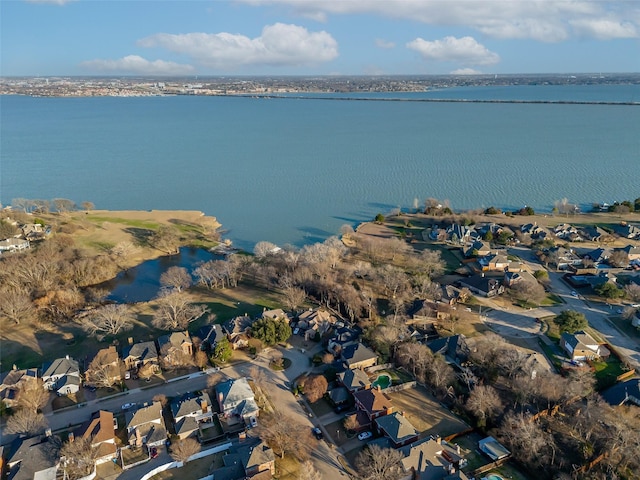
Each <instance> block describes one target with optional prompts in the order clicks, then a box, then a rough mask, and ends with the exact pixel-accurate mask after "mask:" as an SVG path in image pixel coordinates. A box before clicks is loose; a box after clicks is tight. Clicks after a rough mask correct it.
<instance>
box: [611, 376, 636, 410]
mask: <svg viewBox="0 0 640 480" xmlns="http://www.w3.org/2000/svg"><path fill="white" fill-rule="evenodd" d="M602 398H604V400H605V401H606V402H607V403H608V404H609V405H612V406H614V407H617V406H620V405H625V404H627V405H628V404H633V405H637V406H638V407H640V378H631V379H629V380H626V381H624V382H620V383H616V384H615V385H614V386H613V387H610V388H608V389H606V390H605V391H604V392H602Z"/></svg>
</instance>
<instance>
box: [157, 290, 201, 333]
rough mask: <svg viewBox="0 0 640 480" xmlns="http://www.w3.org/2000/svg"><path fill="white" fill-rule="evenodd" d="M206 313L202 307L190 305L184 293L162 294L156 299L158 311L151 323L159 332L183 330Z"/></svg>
mask: <svg viewBox="0 0 640 480" xmlns="http://www.w3.org/2000/svg"><path fill="white" fill-rule="evenodd" d="M207 311H208V310H207V307H205V306H204V305H195V304H193V303H191V302H190V301H189V297H188V296H187V295H186V294H185V293H184V292H182V293H178V292H172V293H163V294H161V295H160V297H158V309H157V310H156V311H155V312H154V314H153V320H152V321H151V323H152V324H153V326H154V327H156V328H159V329H161V330H185V329H186V328H187V326H188V325H189V324H190V323H191V322H193V321H194V320H197V319H198V318H200V317H201V316H202V315H204V314H205V313H207Z"/></svg>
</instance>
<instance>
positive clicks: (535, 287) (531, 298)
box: [509, 280, 547, 305]
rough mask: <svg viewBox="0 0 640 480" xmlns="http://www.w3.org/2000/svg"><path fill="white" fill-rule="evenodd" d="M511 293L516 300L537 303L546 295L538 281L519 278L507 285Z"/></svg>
mask: <svg viewBox="0 0 640 480" xmlns="http://www.w3.org/2000/svg"><path fill="white" fill-rule="evenodd" d="M509 291H510V292H511V295H512V296H513V297H514V298H516V299H517V300H520V301H523V302H526V303H533V304H536V305H539V304H540V302H542V300H544V299H545V298H546V296H547V292H545V290H544V287H543V286H542V285H540V284H539V283H538V282H534V281H527V280H520V281H518V282H515V283H513V284H512V285H511V286H510V287H509Z"/></svg>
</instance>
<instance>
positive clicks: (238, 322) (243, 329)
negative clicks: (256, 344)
mask: <svg viewBox="0 0 640 480" xmlns="http://www.w3.org/2000/svg"><path fill="white" fill-rule="evenodd" d="M253 322H255V320H254V319H252V318H251V317H249V316H248V315H246V314H245V315H243V316H240V317H235V318H232V319H231V320H229V321H228V322H227V323H225V324H224V326H223V330H224V331H226V332H227V336H228V338H229V343H230V344H231V348H233V349H234V350H238V349H241V348H246V347H248V346H249V335H248V332H249V330H250V329H251V325H252V324H253Z"/></svg>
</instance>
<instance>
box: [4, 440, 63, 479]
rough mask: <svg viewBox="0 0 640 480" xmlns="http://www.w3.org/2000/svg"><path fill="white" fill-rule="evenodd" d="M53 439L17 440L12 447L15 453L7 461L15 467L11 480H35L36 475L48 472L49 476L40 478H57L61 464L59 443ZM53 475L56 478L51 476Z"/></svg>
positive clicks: (10, 475) (11, 473) (10, 476)
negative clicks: (58, 465) (57, 467)
mask: <svg viewBox="0 0 640 480" xmlns="http://www.w3.org/2000/svg"><path fill="white" fill-rule="evenodd" d="M56 440H57V439H56V438H53V437H42V436H37V437H32V438H27V439H24V440H20V439H18V440H16V441H15V442H14V443H13V444H12V446H13V448H12V450H14V453H13V454H12V455H11V457H10V458H9V460H8V461H7V464H8V465H13V468H11V470H10V473H9V477H8V478H9V480H33V478H35V475H36V473H38V472H46V473H47V476H44V477H38V478H55V469H56V466H57V464H58V463H59V459H60V457H59V443H58V442H57V441H56ZM51 473H53V474H54V476H53V477H50V476H49V475H50V474H51Z"/></svg>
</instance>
